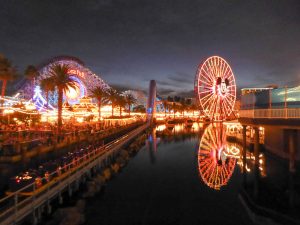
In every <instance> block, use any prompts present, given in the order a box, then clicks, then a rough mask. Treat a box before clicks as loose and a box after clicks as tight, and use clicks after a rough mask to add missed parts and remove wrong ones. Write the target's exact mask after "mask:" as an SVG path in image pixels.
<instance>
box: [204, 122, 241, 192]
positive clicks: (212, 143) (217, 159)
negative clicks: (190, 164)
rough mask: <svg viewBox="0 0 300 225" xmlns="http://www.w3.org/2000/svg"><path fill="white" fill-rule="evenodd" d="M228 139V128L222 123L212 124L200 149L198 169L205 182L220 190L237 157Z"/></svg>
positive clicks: (230, 173)
mask: <svg viewBox="0 0 300 225" xmlns="http://www.w3.org/2000/svg"><path fill="white" fill-rule="evenodd" d="M232 153H235V152H232V148H231V146H230V145H229V144H228V143H227V141H226V129H225V127H223V125H222V124H210V125H209V126H208V127H207V128H206V129H205V132H204V134H203V136H202V138H201V141H200V145H199V151H198V169H199V174H200V176H201V178H202V180H203V182H204V183H205V184H206V185H207V186H209V187H210V188H213V189H216V190H220V188H221V187H222V186H224V185H226V184H227V183H228V181H229V179H230V177H231V175H232V173H233V171H234V167H235V164H236V158H235V157H233V155H234V154H232Z"/></svg>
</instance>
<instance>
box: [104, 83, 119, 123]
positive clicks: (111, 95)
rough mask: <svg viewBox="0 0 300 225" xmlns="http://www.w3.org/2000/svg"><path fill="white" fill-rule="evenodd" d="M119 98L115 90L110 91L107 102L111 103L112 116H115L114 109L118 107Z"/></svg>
mask: <svg viewBox="0 0 300 225" xmlns="http://www.w3.org/2000/svg"><path fill="white" fill-rule="evenodd" d="M117 98H118V92H117V91H116V90H115V89H112V88H110V89H108V91H107V100H108V101H110V102H111V116H112V117H113V116H114V108H115V106H116V102H117Z"/></svg>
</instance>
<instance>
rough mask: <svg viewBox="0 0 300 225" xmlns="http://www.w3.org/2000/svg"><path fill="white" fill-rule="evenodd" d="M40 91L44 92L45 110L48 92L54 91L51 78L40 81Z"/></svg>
mask: <svg viewBox="0 0 300 225" xmlns="http://www.w3.org/2000/svg"><path fill="white" fill-rule="evenodd" d="M40 85H41V89H42V90H43V91H45V92H46V100H47V106H46V107H47V108H48V104H49V92H53V91H54V90H55V86H54V83H53V81H52V78H51V77H49V78H45V79H43V80H41V84H40Z"/></svg>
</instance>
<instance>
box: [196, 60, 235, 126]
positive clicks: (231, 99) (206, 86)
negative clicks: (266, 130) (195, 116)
mask: <svg viewBox="0 0 300 225" xmlns="http://www.w3.org/2000/svg"><path fill="white" fill-rule="evenodd" d="M194 85H195V86H194V89H195V94H196V99H197V100H198V102H199V105H200V107H201V110H202V111H203V113H204V115H205V116H206V117H208V118H209V119H210V120H211V121H224V120H226V119H227V118H228V117H229V116H230V115H231V114H232V112H233V109H234V105H235V100H236V83H235V78H234V74H233V72H232V69H231V67H230V65H229V64H228V63H227V62H226V61H225V59H223V58H221V57H219V56H211V57H209V58H207V59H206V60H205V61H204V62H203V63H202V64H200V65H199V67H198V70H197V73H196V76H195V84H194Z"/></svg>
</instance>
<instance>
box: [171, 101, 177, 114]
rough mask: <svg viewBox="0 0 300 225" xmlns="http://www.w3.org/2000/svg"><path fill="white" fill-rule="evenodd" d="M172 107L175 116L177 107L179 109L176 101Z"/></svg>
mask: <svg viewBox="0 0 300 225" xmlns="http://www.w3.org/2000/svg"><path fill="white" fill-rule="evenodd" d="M172 109H173V117H174V118H175V112H176V111H177V109H178V107H177V105H176V103H175V102H173V105H172Z"/></svg>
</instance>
